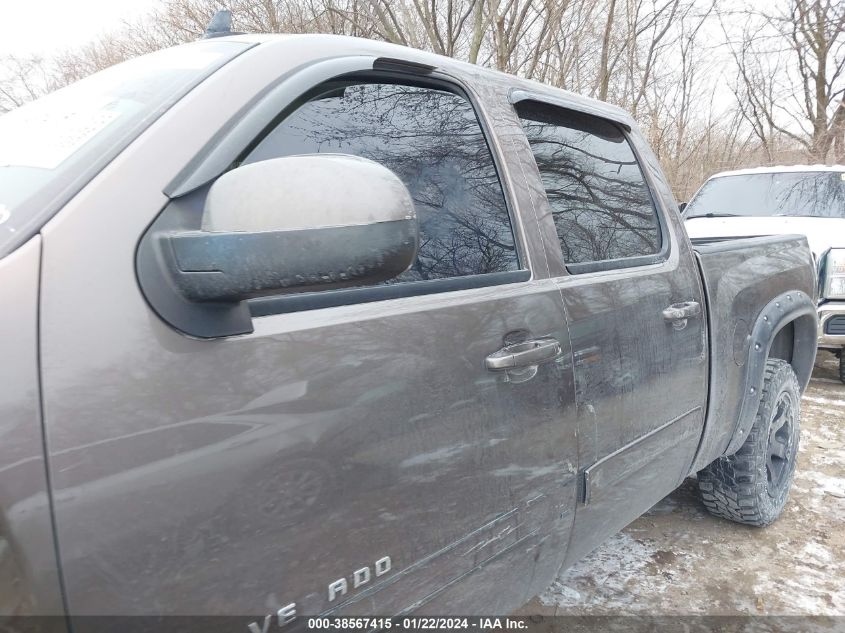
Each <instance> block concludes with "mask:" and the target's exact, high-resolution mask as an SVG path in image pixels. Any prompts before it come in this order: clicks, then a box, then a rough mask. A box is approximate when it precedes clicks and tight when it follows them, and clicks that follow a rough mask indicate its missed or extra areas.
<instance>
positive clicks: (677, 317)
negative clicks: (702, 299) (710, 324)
mask: <svg viewBox="0 0 845 633" xmlns="http://www.w3.org/2000/svg"><path fill="white" fill-rule="evenodd" d="M699 314H701V304H700V303H698V301H684V302H683V303H673V304H672V305H670V306H669V307H668V308H665V309H664V310H663V320H664V321H668V322H669V323H671V324H672V325H674V326H675V327H676V328H678V329H679V330H680V329H683V328H684V327H685V326H686V324H687V319H691V318H693V317H697V316H698V315H699Z"/></svg>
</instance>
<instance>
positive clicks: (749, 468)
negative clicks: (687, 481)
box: [698, 360, 801, 526]
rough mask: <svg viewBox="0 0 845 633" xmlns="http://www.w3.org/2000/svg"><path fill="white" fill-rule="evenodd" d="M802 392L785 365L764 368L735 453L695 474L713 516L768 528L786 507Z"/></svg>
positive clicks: (775, 363)
mask: <svg viewBox="0 0 845 633" xmlns="http://www.w3.org/2000/svg"><path fill="white" fill-rule="evenodd" d="M800 413H801V392H800V390H799V388H798V380H797V379H796V377H795V372H793V371H792V367H791V366H790V365H789V363H787V362H785V361H783V360H770V361H768V362H767V363H766V373H765V381H764V383H763V394H762V397H761V399H760V406H759V407H758V409H757V417H756V419H755V420H754V425H753V426H752V427H751V432H750V433H749V434H748V437H747V438H746V439H745V442H744V443H743V445H742V446H741V447H740V449H739V450H738V451H737V452H736V453H735V454H734V455H730V456H728V457H720V458H719V459H717V460H716V461H715V462H713V463H712V464H710V465H709V466H707V468H705V469H704V470H702V471H700V472H699V473H698V488H699V491H700V493H701V499H702V501H703V503H704V506H705V507H706V508H707V509H708V510H709V511H710V513H711V514H714V515H716V516H718V517H722V518H725V519H729V520H731V521H736V522H737V523H745V524H747V525H757V526H763V525H769V524H770V523H772V522H773V521H774V520H775V519H776V518H778V516H779V515H780V513H781V512H782V511H783V508H784V506H785V505H786V500H787V497H788V496H789V488H790V486H791V485H792V477H793V475H794V473H795V461H796V457H797V455H798V440H799V434H800V428H799V419H800Z"/></svg>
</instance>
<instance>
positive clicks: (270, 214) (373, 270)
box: [157, 154, 419, 302]
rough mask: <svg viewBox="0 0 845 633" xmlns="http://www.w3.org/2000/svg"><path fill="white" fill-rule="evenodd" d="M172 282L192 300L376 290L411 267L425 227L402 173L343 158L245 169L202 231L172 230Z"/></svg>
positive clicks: (167, 238) (219, 188)
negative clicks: (421, 228) (366, 287)
mask: <svg viewBox="0 0 845 633" xmlns="http://www.w3.org/2000/svg"><path fill="white" fill-rule="evenodd" d="M157 239H159V240H161V242H162V243H160V245H159V246H160V252H162V253H164V254H165V260H166V266H167V268H168V272H169V273H170V278H171V279H172V280H173V282H174V283H175V285H176V286H177V287H178V289H179V291H180V293H181V294H182V295H183V296H184V297H185V298H187V299H189V300H190V301H197V302H221V301H222V302H238V301H241V300H243V299H249V298H252V297H259V296H262V295H268V294H276V293H290V292H307V291H313V290H319V289H331V288H343V287H347V286H357V285H366V284H374V283H378V282H380V281H384V280H386V279H390V278H392V277H396V276H397V275H399V274H401V273H403V272H404V271H406V270H407V269H408V268H409V267H410V266H411V264H413V262H414V260H415V259H416V256H417V250H418V248H419V228H418V225H417V219H416V213H415V211H414V203H413V200H412V199H411V195H410V193H408V190H407V188H406V187H405V185H404V184H403V183H402V181H401V180H400V179H399V177H398V176H396V174H394V173H393V172H392V171H390V170H389V169H387V168H386V167H383V166H382V165H379V164H378V163H375V162H373V161H370V160H366V159H363V158H357V157H354V156H347V155H342V154H313V155H307V156H290V157H285V158H277V159H273V160H267V161H262V162H259V163H252V164H249V165H245V166H243V167H238V168H236V169H234V170H232V171H230V172H228V173H226V174H224V175H223V176H221V177H220V178H218V179H217V181H216V182H215V183H214V184H213V185H212V187H211V189H210V190H209V192H208V197H207V199H206V202H205V207H204V210H203V216H202V227H201V230H199V231H183V232H170V233H162V234H159V235H158V236H157Z"/></svg>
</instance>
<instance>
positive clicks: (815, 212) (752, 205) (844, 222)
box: [684, 165, 845, 382]
mask: <svg viewBox="0 0 845 633" xmlns="http://www.w3.org/2000/svg"><path fill="white" fill-rule="evenodd" d="M684 219H685V224H686V227H687V231H688V232H689V234H690V236H691V237H693V238H696V237H706V238H722V237H740V236H749V235H785V234H796V233H797V234H800V235H805V236H806V237H807V241H808V242H809V244H810V248H811V249H812V250H813V257H814V259H815V261H816V267H817V271H818V276H819V285H818V295H819V307H818V314H819V342H818V345H819V347H820V348H822V349H828V350H831V351H833V352H834V353H836V354H837V355H838V356H839V378H840V379H841V380H842V382H845V354H843V348H845V166H843V165H833V166H824V165H793V166H790V167H783V166H778V167H758V168H754V169H741V170H738V171H726V172H722V173H719V174H716V175H714V176H711V177H710V178H708V179H707V182H705V183H704V185H703V186H702V187H701V189H699V190H698V192H697V193H696V194H695V195H694V196H693V197H692V199H691V200H690V202H689V204H688V205H687V207H686V208H685V209H684Z"/></svg>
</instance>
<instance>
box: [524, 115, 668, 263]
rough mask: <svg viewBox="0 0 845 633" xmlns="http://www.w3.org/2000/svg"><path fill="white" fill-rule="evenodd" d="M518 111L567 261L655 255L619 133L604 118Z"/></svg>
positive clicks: (637, 182) (652, 220)
mask: <svg viewBox="0 0 845 633" xmlns="http://www.w3.org/2000/svg"><path fill="white" fill-rule="evenodd" d="M518 111H519V115H520V118H521V119H522V125H523V128H524V130H525V133H526V135H527V136H528V141H529V142H530V143H531V149H532V151H533V152H534V157H535V159H536V160H537V166H538V167H539V169H540V175H541V177H542V179H543V186H544V188H545V190H546V195H547V197H548V199H549V204H550V205H551V208H552V214H553V216H554V219H555V226H556V227H557V234H558V237H559V238H560V243H561V248H562V249H563V255H564V258H565V259H566V261H567V262H570V263H580V262H592V261H602V260H607V259H618V258H623V257H636V256H638V255H649V254H653V253H655V252H657V251H658V250H659V248H660V231H659V228H658V224H657V216H656V214H655V210H654V205H653V203H652V200H651V196H650V195H649V192H648V189H647V188H646V185H645V182H644V180H643V176H642V172H641V171H640V168H639V165H638V164H637V160H636V158H635V156H634V154H633V152H632V150H631V148H630V146H629V145H628V142H627V141H626V140H625V137H624V136H623V135H622V132H621V131H620V130H619V129H618V128H617V127H616V126H614V125H613V124H611V123H609V122H606V121H602V120H601V119H598V118H595V117H592V116H589V115H585V114H580V113H577V112H568V111H564V110H559V109H553V108H550V107H546V106H542V105H540V104H533V103H524V104H520V105H519V106H518Z"/></svg>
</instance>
